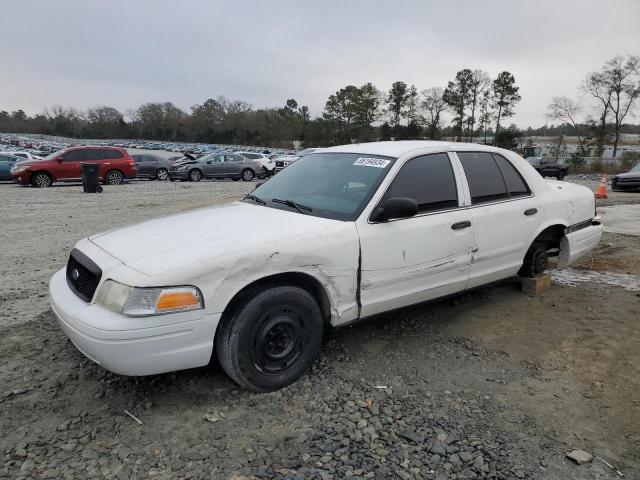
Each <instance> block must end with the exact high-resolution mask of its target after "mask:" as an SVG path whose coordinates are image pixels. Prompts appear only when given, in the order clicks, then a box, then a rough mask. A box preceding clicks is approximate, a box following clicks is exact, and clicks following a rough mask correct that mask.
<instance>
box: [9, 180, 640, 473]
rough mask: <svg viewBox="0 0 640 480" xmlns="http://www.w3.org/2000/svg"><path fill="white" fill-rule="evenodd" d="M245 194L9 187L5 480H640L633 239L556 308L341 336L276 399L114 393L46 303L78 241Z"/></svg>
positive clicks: (419, 309) (198, 187) (514, 307)
mask: <svg viewBox="0 0 640 480" xmlns="http://www.w3.org/2000/svg"><path fill="white" fill-rule="evenodd" d="M250 189H251V185H248V184H245V183H242V182H226V181H225V182H202V183H200V184H185V183H176V184H171V183H158V182H135V183H133V184H130V185H124V186H121V187H109V188H106V189H105V192H104V193H103V194H101V195H85V194H82V193H80V192H81V188H80V187H78V186H62V187H53V188H50V189H46V190H36V189H32V188H21V187H17V186H14V185H9V184H7V185H0V212H1V213H0V218H1V219H2V228H1V229H0V241H1V242H2V245H3V252H2V255H1V256H0V275H1V276H2V278H3V281H2V282H1V283H0V307H2V308H0V431H1V432H2V433H3V435H2V438H0V454H2V455H3V457H2V458H1V459H0V478H5V477H6V478H103V477H106V478H119V479H120V478H151V477H153V478H167V479H169V478H214V479H218V478H220V479H227V478H236V479H241V478H290V479H294V478H299V479H303V478H318V479H320V478H322V479H325V478H379V479H387V478H400V479H410V478H416V479H422V478H427V479H438V480H442V479H448V478H459V479H463V478H464V479H470V478H541V479H558V480H559V479H576V480H578V479H581V480H582V479H594V480H595V479H600V480H604V479H614V478H619V477H618V476H617V474H616V473H615V472H614V471H612V470H611V469H609V468H608V467H607V466H606V465H605V464H604V463H603V462H602V461H600V460H598V459H594V461H593V462H591V463H589V464H585V465H580V466H578V465H575V464H573V463H571V462H570V461H568V460H567V459H566V458H565V453H566V452H567V451H568V450H570V449H572V448H580V449H583V450H585V451H587V452H590V453H591V454H593V455H597V456H598V457H601V458H602V459H604V460H606V461H607V462H609V463H611V464H613V465H615V466H616V467H618V468H619V469H620V470H621V471H622V472H623V473H624V474H625V475H626V478H630V479H631V478H640V326H639V324H638V310H639V306H640V298H639V295H640V291H638V290H636V289H635V287H634V285H636V284H634V283H633V282H634V281H637V279H638V278H640V261H639V255H638V253H639V251H640V239H639V238H638V237H633V236H627V235H619V234H611V233H607V234H605V237H604V239H603V242H602V244H601V246H600V247H599V248H598V249H597V251H595V252H594V254H593V256H592V257H591V258H586V259H585V260H584V261H583V262H582V263H581V264H580V265H579V266H577V267H576V268H575V269H574V270H572V271H570V272H569V274H567V275H565V276H563V277H556V281H555V282H554V286H553V288H552V289H551V290H549V291H548V292H546V293H544V294H543V295H542V296H538V297H532V296H527V295H525V294H523V293H521V292H520V291H519V289H518V283H517V281H515V280H509V281H505V282H502V283H500V284H498V285H493V286H490V287H483V288H481V289H479V290H475V291H472V292H468V293H465V294H462V295H459V296H457V297H455V298H452V299H447V300H443V301H439V302H435V303H432V304H429V305H420V306H415V307H411V308H407V309H403V310H400V311H396V312H393V313H389V314H385V315H382V316H380V317H378V318H376V319H373V320H372V321H369V322H363V323H360V324H358V325H354V326H352V327H348V328H343V329H340V330H337V331H335V332H332V333H331V334H329V335H328V338H327V339H326V341H325V345H324V348H323V351H322V355H321V358H320V359H319V360H318V361H317V362H316V364H315V365H314V367H313V369H312V371H311V372H309V374H308V375H306V376H305V377H304V378H303V379H302V380H301V381H299V382H297V383H296V384H294V385H292V386H291V387H289V388H286V389H284V390H282V391H280V392H275V393H271V394H266V395H256V394H250V393H246V392H243V391H240V390H239V389H237V387H236V386H235V385H234V384H233V383H232V382H231V381H230V380H229V379H228V378H227V377H226V376H225V375H224V373H223V372H222V371H221V370H220V368H219V367H217V366H216V365H212V366H210V367H207V368H202V369H195V370H190V371H183V372H177V373H172V374H166V375H158V376H153V377H144V378H128V377H121V376H117V375H113V374H110V373H108V372H105V371H104V370H103V369H101V368H100V367H97V366H96V365H94V364H92V363H91V362H90V361H88V360H87V359H85V358H84V357H83V356H82V355H81V354H80V353H79V352H77V350H76V349H75V348H74V347H73V345H72V344H70V343H69V342H68V341H67V340H66V339H65V337H64V336H63V334H62V332H61V331H60V330H59V329H58V328H57V326H56V324H55V320H54V317H53V314H52V313H51V311H50V308H49V306H48V300H47V298H46V295H47V290H46V284H47V281H48V279H49V277H50V276H51V275H52V274H53V273H54V272H55V271H56V270H57V269H59V268H61V267H62V266H64V264H65V263H66V260H67V256H68V253H69V251H70V249H71V247H72V246H73V243H74V242H75V241H76V240H78V239H79V238H81V237H84V236H87V235H90V234H92V233H95V232H98V231H102V230H106V229H110V228H114V227H117V226H120V225H125V224H129V223H132V222H136V221H140V220H144V219H147V218H152V217H157V216H161V215H166V214H169V213H173V212H179V211H184V210H188V209H192V208H197V207H202V206H207V205H211V204H215V203H222V202H228V201H232V200H234V199H238V198H240V197H241V196H242V195H243V194H244V193H246V192H248V191H249V190H250ZM617 195H624V197H623V198H622V199H621V200H620V202H616V201H615V198H617ZM615 198H614V197H612V198H610V199H609V200H608V201H607V202H606V205H612V204H615V203H640V194H616V197H615ZM586 270H590V272H586ZM603 272H605V273H603ZM620 279H622V280H624V281H622V280H620ZM625 282H627V283H625ZM619 285H627V287H628V288H626V289H625V288H624V287H623V286H619ZM379 387H385V388H379ZM125 410H127V411H128V412H130V413H132V414H133V415H135V416H136V417H137V418H139V419H140V420H141V421H142V423H143V424H142V425H139V424H138V423H136V422H135V421H134V420H133V419H132V418H130V417H129V416H128V415H126V414H125ZM205 415H207V416H208V418H209V419H210V420H214V421H208V420H205V418H204V417H205Z"/></svg>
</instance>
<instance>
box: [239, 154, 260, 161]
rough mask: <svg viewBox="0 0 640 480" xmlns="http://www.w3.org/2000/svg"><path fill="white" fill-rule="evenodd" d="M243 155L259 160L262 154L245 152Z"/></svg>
mask: <svg viewBox="0 0 640 480" xmlns="http://www.w3.org/2000/svg"><path fill="white" fill-rule="evenodd" d="M242 155H243V156H245V157H247V158H248V159H250V160H257V159H258V158H260V155H256V154H255V153H243V154H242Z"/></svg>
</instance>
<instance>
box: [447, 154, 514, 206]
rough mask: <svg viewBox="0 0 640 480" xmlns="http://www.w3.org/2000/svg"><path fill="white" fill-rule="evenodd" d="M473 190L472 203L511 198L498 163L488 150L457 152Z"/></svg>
mask: <svg viewBox="0 0 640 480" xmlns="http://www.w3.org/2000/svg"><path fill="white" fill-rule="evenodd" d="M457 154H458V157H459V158H460V162H461V163H462V167H463V168H464V173H465V175H466V177H467V182H468V183H469V190H470V191H471V203H472V204H478V203H484V202H493V201H496V200H502V199H504V198H509V192H508V191H507V186H506V184H505V182H504V178H503V177H502V172H501V171H500V169H499V168H498V164H497V163H496V161H495V160H494V158H493V155H491V154H490V153H488V152H457Z"/></svg>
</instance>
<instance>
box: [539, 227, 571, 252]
mask: <svg viewBox="0 0 640 480" xmlns="http://www.w3.org/2000/svg"><path fill="white" fill-rule="evenodd" d="M566 228H567V227H565V226H564V225H561V224H557V225H551V226H550V227H547V228H545V229H544V230H543V231H542V232H540V234H538V236H537V237H536V239H535V240H534V241H533V244H532V245H542V246H544V247H546V249H547V250H551V249H555V248H560V240H562V237H564V231H565V229H566Z"/></svg>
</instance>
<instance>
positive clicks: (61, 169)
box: [11, 147, 136, 188]
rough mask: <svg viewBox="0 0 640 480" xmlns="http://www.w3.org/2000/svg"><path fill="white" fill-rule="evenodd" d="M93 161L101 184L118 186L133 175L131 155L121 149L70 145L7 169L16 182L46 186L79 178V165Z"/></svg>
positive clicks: (134, 173)
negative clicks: (96, 166)
mask: <svg viewBox="0 0 640 480" xmlns="http://www.w3.org/2000/svg"><path fill="white" fill-rule="evenodd" d="M83 163H97V164H98V165H100V170H99V175H100V179H101V180H102V181H104V183H108V184H109V185H119V184H121V183H122V182H123V181H124V179H125V178H134V177H135V176H136V166H135V162H134V161H133V158H131V156H130V155H129V154H128V153H127V151H126V150H124V149H123V148H114V147H74V148H66V149H64V150H60V151H58V152H55V153H52V154H51V155H49V156H48V157H45V158H44V159H43V160H33V161H26V162H17V163H16V165H15V166H14V167H13V168H12V169H11V174H12V175H13V179H14V180H15V181H16V183H20V184H22V185H29V184H31V185H33V186H34V187H40V188H42V187H50V186H51V184H52V183H53V182H57V181H69V180H80V179H81V178H82V174H81V172H80V165H81V164H83Z"/></svg>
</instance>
